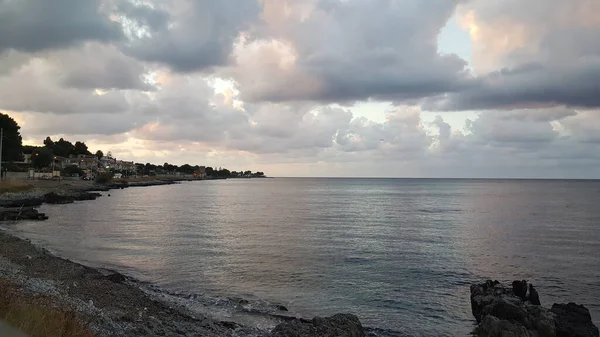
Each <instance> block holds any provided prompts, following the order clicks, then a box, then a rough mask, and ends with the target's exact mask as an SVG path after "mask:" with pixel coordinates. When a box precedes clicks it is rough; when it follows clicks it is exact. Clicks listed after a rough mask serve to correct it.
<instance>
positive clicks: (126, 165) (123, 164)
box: [115, 160, 135, 172]
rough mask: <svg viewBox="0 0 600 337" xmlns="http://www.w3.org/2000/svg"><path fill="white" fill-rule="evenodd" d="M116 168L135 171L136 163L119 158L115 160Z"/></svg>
mask: <svg viewBox="0 0 600 337" xmlns="http://www.w3.org/2000/svg"><path fill="white" fill-rule="evenodd" d="M115 170H118V171H128V172H134V171H135V163H134V162H132V161H125V160H117V161H116V162H115Z"/></svg>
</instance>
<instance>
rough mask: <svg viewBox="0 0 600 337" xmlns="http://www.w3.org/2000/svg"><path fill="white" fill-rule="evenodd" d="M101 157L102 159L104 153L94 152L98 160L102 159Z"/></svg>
mask: <svg viewBox="0 0 600 337" xmlns="http://www.w3.org/2000/svg"><path fill="white" fill-rule="evenodd" d="M102 157H104V153H103V152H102V151H100V150H98V151H96V158H98V160H100V159H102Z"/></svg>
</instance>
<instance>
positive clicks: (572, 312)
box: [550, 303, 598, 337]
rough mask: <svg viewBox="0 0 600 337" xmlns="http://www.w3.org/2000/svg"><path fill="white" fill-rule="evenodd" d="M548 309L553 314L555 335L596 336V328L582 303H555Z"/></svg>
mask: <svg viewBox="0 0 600 337" xmlns="http://www.w3.org/2000/svg"><path fill="white" fill-rule="evenodd" d="M550 311H552V313H554V315H555V320H556V337H598V328H597V327H596V326H595V325H594V323H593V322H592V316H591V315H590V311H589V310H588V309H587V308H586V307H584V306H583V305H577V304H575V303H567V304H556V303H555V304H554V305H552V309H550Z"/></svg>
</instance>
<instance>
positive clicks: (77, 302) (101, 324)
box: [0, 180, 598, 337]
mask: <svg viewBox="0 0 600 337" xmlns="http://www.w3.org/2000/svg"><path fill="white" fill-rule="evenodd" d="M179 181H182V180H169V181H158V180H157V181H144V182H134V183H133V184H130V183H128V184H125V183H113V184H109V185H101V186H98V185H92V184H88V186H83V184H82V186H78V187H76V188H72V186H71V187H70V188H69V189H67V190H65V189H62V190H52V191H51V192H48V191H47V190H46V191H44V192H48V193H46V194H42V195H41V197H40V196H39V195H32V196H31V198H30V199H27V198H25V199H18V198H16V199H10V198H4V197H5V196H0V204H2V205H4V204H6V203H7V202H23V201H24V200H30V201H31V200H33V201H34V202H40V204H41V203H43V202H49V203H54V201H56V203H71V202H74V200H94V199H95V198H91V199H86V198H85V197H87V196H89V194H93V193H92V192H91V191H98V190H101V191H109V190H111V189H117V188H119V189H121V188H127V187H144V186H155V185H169V184H176V183H178V182H179ZM62 187H64V186H62ZM98 187H100V188H101V189H98ZM57 192H61V194H58V193H57ZM48 194H51V195H52V196H51V197H48ZM81 196H83V197H82V199H76V198H78V197H81ZM49 198H50V199H49ZM53 198H54V199H53ZM61 198H62V199H61ZM15 200H16V201H15ZM40 200H41V201H40ZM33 201H32V202H33ZM515 282H517V281H515ZM523 282H524V281H523ZM514 287H515V285H514V283H513V288H514ZM480 289H483V290H480ZM506 289H508V288H506ZM512 291H513V290H505V288H503V287H502V286H501V285H499V283H498V282H497V281H495V282H492V281H488V282H486V283H484V284H482V285H473V286H471V306H472V308H471V309H472V311H473V316H474V317H475V318H476V321H477V323H479V325H478V327H477V328H476V330H475V333H477V332H478V335H479V336H488V335H489V333H490V331H495V332H499V331H502V332H513V331H517V330H518V331H521V330H523V329H525V331H527V330H529V331H530V332H531V333H538V331H537V330H538V327H539V326H542V325H543V326H544V329H545V330H544V331H546V330H548V331H550V330H552V331H554V332H557V331H558V329H559V328H561V329H562V328H564V329H563V331H570V330H573V329H578V330H579V329H586V331H589V332H591V334H585V335H579V334H578V335H571V334H561V335H558V334H549V335H547V336H549V337H552V336H585V337H587V336H591V337H597V336H598V329H597V328H596V327H595V326H594V325H593V322H592V321H591V316H590V315H589V311H587V309H585V308H584V307H583V306H581V308H579V307H576V309H577V310H580V311H582V313H581V315H580V316H577V317H575V318H572V317H571V316H569V315H570V314H569V313H568V311H569V310H572V306H571V303H569V304H554V305H553V307H552V309H544V308H543V307H532V306H531V304H529V303H527V302H521V301H520V300H519V299H518V298H516V297H515V296H514V293H512ZM5 292H6V293H9V295H10V294H11V293H12V294H18V296H20V297H22V298H26V300H27V301H28V302H31V303H34V304H35V303H42V305H45V306H47V307H51V308H54V309H58V310H60V311H66V312H68V313H70V314H72V315H73V317H75V319H76V321H77V322H79V324H80V325H82V326H85V327H86V329H88V330H89V332H90V333H91V334H92V335H94V336H119V337H121V336H133V337H137V336H207V337H212V336H231V337H233V336H235V337H292V336H294V337H313V336H314V337H316V336H329V335H331V334H328V333H334V334H333V335H335V336H340V337H343V336H348V337H355V336H356V337H364V336H369V337H377V336H382V335H385V336H390V335H391V336H402V334H400V335H398V334H397V333H396V332H394V331H388V330H383V329H378V328H368V327H364V328H363V326H362V325H361V323H360V321H359V319H358V318H357V317H356V316H354V315H350V314H336V315H334V316H331V317H326V318H314V319H312V320H308V319H304V318H298V317H295V316H294V315H293V314H292V313H289V312H288V311H287V308H285V307H283V306H281V305H277V304H273V303H269V304H268V306H269V308H268V309H267V310H265V309H261V308H259V309H257V308H255V307H252V303H249V301H248V300H246V299H243V298H227V297H226V298H211V297H206V296H204V295H203V294H201V295H200V296H198V294H192V293H184V294H182V293H171V292H168V291H166V290H164V289H160V287H158V286H155V285H152V284H150V283H146V282H143V281H141V280H137V279H135V278H132V277H129V276H126V275H124V274H122V273H119V272H117V271H114V270H110V269H106V268H97V267H96V268H95V267H90V266H86V265H85V263H78V262H75V261H72V260H69V259H65V258H62V257H60V256H58V255H56V254H53V253H52V252H50V251H49V250H47V249H45V248H43V247H42V246H40V245H37V244H35V243H32V242H31V241H30V240H29V239H26V238H20V237H19V236H17V235H15V234H13V233H11V232H10V230H6V231H5V230H3V229H2V228H0V295H5V294H4V293H5ZM481 294H483V296H482V295H481ZM465 296H467V294H465ZM188 300H191V301H194V302H195V304H196V305H200V306H204V309H203V310H195V309H192V308H191V307H190V306H188V305H187V304H188V303H189V302H188ZM211 301H212V302H223V301H225V302H227V303H226V304H228V305H232V306H229V307H227V309H232V308H234V309H235V310H232V311H230V312H228V314H229V315H226V316H222V315H218V314H215V313H214V312H212V311H214V310H215V308H216V305H215V303H209V302H211ZM498 303H499V304H498ZM219 305H222V304H219ZM555 306H557V308H558V309H556V310H555ZM484 307H489V309H487V308H486V309H481V308H484ZM498 308H500V309H501V310H500V309H498ZM539 308H541V309H539ZM498 310H500V311H498ZM565 312H566V313H565ZM524 313H526V314H527V315H529V316H527V319H524V320H523V321H518V320H517V321H515V320H514V318H515V317H525V316H524V315H525V314H524ZM540 313H542V314H543V315H542V314H540ZM485 315H489V316H490V317H489V318H487V319H485V320H484V319H483V318H484V316H485ZM540 315H542V316H543V317H542V316H540ZM553 315H554V316H553ZM240 316H245V318H248V317H254V318H256V317H258V318H260V320H262V321H263V322H265V321H268V324H266V325H265V324H260V325H258V324H253V323H254V322H256V320H245V319H244V317H243V318H240ZM540 317H541V319H540ZM555 317H558V318H555ZM519 319H520V318H519ZM586 319H587V321H585V324H581V322H582V321H584V320H586ZM535 320H539V322H540V323H535V324H534V325H531V322H534V321H535ZM507 322H508V323H510V324H508V323H507ZM535 322H537V321H535ZM1 323H2V317H1V316H0V324H1ZM474 323H475V320H474ZM590 327H591V328H590ZM590 329H595V330H593V331H592V330H590ZM555 330H556V331H555ZM298 331H302V332H301V333H298ZM540 331H541V330H540ZM594 333H595V334H594ZM333 335H332V336H333ZM498 336H502V334H499V335H498ZM516 336H529V335H516ZM545 336H546V335H545Z"/></svg>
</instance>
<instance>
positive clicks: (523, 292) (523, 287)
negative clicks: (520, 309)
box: [512, 280, 527, 301]
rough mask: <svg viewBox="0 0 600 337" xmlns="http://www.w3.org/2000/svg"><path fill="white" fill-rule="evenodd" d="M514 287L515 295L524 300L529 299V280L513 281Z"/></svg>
mask: <svg viewBox="0 0 600 337" xmlns="http://www.w3.org/2000/svg"><path fill="white" fill-rule="evenodd" d="M512 289H513V292H514V293H515V295H517V296H518V297H520V298H521V299H522V300H523V301H525V300H526V299H527V297H526V296H527V281H525V280H523V281H513V283H512Z"/></svg>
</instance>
